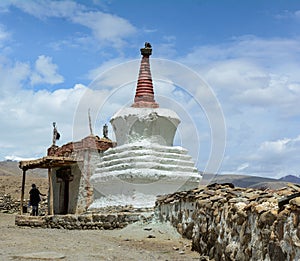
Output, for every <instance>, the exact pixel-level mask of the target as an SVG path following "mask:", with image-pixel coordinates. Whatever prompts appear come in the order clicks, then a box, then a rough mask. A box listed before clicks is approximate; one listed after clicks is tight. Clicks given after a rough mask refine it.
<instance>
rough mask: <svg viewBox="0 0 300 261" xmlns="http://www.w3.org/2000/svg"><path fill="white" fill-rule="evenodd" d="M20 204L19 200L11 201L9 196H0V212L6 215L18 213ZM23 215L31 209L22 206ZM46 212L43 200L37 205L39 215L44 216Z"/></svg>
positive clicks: (46, 208)
mask: <svg viewBox="0 0 300 261" xmlns="http://www.w3.org/2000/svg"><path fill="white" fill-rule="evenodd" d="M20 202H21V200H19V199H18V200H16V199H13V198H12V197H11V196H10V195H3V196H0V212H1V213H8V214H16V213H20ZM23 208H24V210H25V211H24V210H23V212H24V213H29V212H30V211H31V207H28V206H26V205H24V206H23ZM47 212H48V202H47V200H45V199H43V200H42V201H41V202H40V204H39V214H40V215H45V214H46V213H47Z"/></svg>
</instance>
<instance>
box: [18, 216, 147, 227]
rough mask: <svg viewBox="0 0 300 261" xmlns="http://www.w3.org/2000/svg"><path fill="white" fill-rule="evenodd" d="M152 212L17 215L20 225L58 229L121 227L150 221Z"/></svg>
mask: <svg viewBox="0 0 300 261" xmlns="http://www.w3.org/2000/svg"><path fill="white" fill-rule="evenodd" d="M151 218H152V215H151V214H150V213H139V212H136V213H124V212H123V213H122V212H120V213H89V214H81V215H54V216H40V217H33V216H24V215H17V216H16V218H15V223H16V225H18V226H30V227H41V228H56V229H94V230H96V229H100V230H103V229H119V228H123V227H125V226H127V225H128V224H131V223H134V222H137V221H141V220H142V221H149V220H150V219H151Z"/></svg>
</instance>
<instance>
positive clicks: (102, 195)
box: [89, 175, 201, 210]
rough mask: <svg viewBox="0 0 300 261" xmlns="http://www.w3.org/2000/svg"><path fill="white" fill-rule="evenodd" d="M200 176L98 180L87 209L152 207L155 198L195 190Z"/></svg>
mask: <svg viewBox="0 0 300 261" xmlns="http://www.w3.org/2000/svg"><path fill="white" fill-rule="evenodd" d="M200 180H201V176H200V175H199V176H198V177H190V178H185V179H184V178H180V177H178V176H177V177H175V176H174V177H163V178H160V179H156V180H150V179H145V180H142V179H140V178H139V179H138V178H137V179H134V178H130V179H128V180H126V179H125V178H124V177H123V178H122V179H121V178H120V177H111V178H110V179H107V178H106V179H105V180H101V179H98V180H97V182H96V183H94V198H95V200H94V202H93V203H92V205H91V206H90V207H89V209H91V210H92V209H97V208H102V207H106V206H125V205H132V206H133V207H135V208H149V207H154V205H155V201H156V197H157V196H158V195H164V194H169V193H174V192H175V191H183V190H188V189H193V188H197V187H198V186H199V183H200Z"/></svg>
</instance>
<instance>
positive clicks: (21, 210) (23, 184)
mask: <svg viewBox="0 0 300 261" xmlns="http://www.w3.org/2000/svg"><path fill="white" fill-rule="evenodd" d="M25 179H26V170H25V169H23V177H22V190H21V202H20V214H21V215H23V201H24V191H25Z"/></svg>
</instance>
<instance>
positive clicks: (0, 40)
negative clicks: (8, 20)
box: [0, 24, 10, 47]
mask: <svg viewBox="0 0 300 261" xmlns="http://www.w3.org/2000/svg"><path fill="white" fill-rule="evenodd" d="M9 38H10V34H9V33H8V32H7V31H6V30H5V28H4V26H3V25H1V24H0V47H2V46H3V45H4V43H5V41H6V40H8V39H9Z"/></svg>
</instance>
